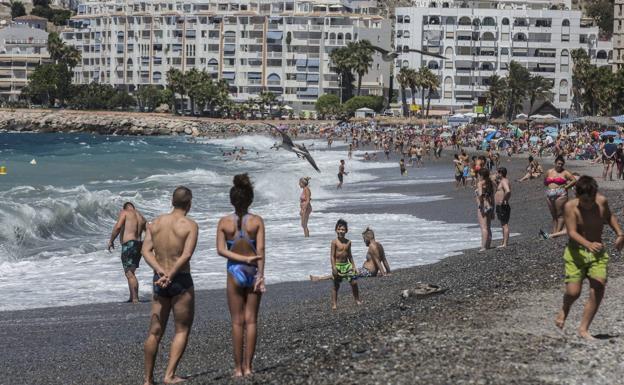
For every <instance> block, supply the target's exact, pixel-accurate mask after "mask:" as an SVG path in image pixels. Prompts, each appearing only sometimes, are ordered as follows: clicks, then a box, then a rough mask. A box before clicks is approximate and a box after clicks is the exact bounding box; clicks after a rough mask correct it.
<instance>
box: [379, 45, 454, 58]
mask: <svg viewBox="0 0 624 385" xmlns="http://www.w3.org/2000/svg"><path fill="white" fill-rule="evenodd" d="M371 48H372V49H374V50H375V51H377V52H379V53H380V54H381V60H383V61H394V59H396V58H397V57H399V55H401V54H403V53H406V52H417V53H419V54H421V55H425V56H433V57H437V58H438V59H444V60H448V59H447V58H445V57H444V56H442V55H439V54H437V53H431V52H427V51H422V50H419V49H413V48H411V49H406V50H403V51H394V52H390V51H388V50H386V49H383V48H379V47H377V46H372V47H371Z"/></svg>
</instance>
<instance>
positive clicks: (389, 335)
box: [0, 156, 624, 385]
mask: <svg viewBox="0 0 624 385" xmlns="http://www.w3.org/2000/svg"><path fill="white" fill-rule="evenodd" d="M525 162H526V161H525V160H523V159H519V160H514V161H513V162H508V163H507V162H506V159H505V160H504V162H503V164H505V165H508V166H509V168H510V170H511V171H510V177H511V178H512V179H516V178H517V177H519V176H520V173H521V171H522V170H523V168H524V164H525ZM437 163H438V165H427V167H446V168H448V170H449V176H450V177H452V174H451V173H452V168H451V166H450V160H449V158H448V156H445V158H444V159H443V160H442V161H440V162H437ZM581 171H582V170H581ZM396 172H397V174H398V167H397V171H396ZM418 172H419V171H417V172H412V170H410V176H409V178H418ZM423 172H424V171H423ZM345 188H348V179H347V185H346V186H345ZM512 188H513V197H512V201H511V205H512V219H511V223H510V224H511V226H512V232H514V233H516V232H517V233H521V235H520V236H517V237H514V238H512V240H511V245H510V247H509V248H507V249H505V250H502V249H493V250H489V251H488V252H486V253H483V254H478V253H476V252H475V250H468V251H466V252H465V253H464V254H462V255H458V256H454V257H449V258H446V259H444V260H442V261H440V262H438V263H435V264H431V265H426V266H419V267H414V268H410V269H403V270H399V271H396V272H395V273H394V274H393V275H392V276H391V277H385V278H378V279H363V280H360V281H359V284H360V290H361V292H362V298H363V300H364V302H365V303H364V305H363V306H360V307H357V306H355V305H354V303H353V300H352V297H351V294H350V290H349V289H348V287H344V285H343V288H342V289H341V292H340V297H339V310H338V311H331V310H330V303H329V287H330V286H329V283H328V282H323V283H311V282H292V283H283V284H276V285H271V286H269V287H268V292H267V294H266V295H265V298H264V299H263V303H262V313H261V317H260V321H259V322H260V337H259V342H258V350H257V357H256V360H255V368H256V371H257V374H256V375H255V376H254V377H253V379H249V380H245V381H240V380H239V381H232V380H231V379H230V378H229V376H230V374H231V370H232V364H233V363H232V358H231V346H230V330H229V316H228V312H227V307H226V303H225V291H224V290H211V291H199V292H198V293H197V305H196V320H195V324H194V326H193V332H192V335H191V340H190V343H189V346H188V348H187V351H186V354H185V356H184V358H183V361H182V363H181V365H180V368H179V374H180V375H191V376H193V378H192V380H191V381H189V382H188V383H189V384H205V383H211V384H212V383H262V384H291V383H292V384H294V383H296V384H337V383H341V384H345V383H346V384H386V383H392V384H414V383H422V384H464V383H466V384H468V383H476V384H537V383H539V384H541V383H561V384H570V383H579V384H580V383H591V384H598V383H601V384H616V383H623V380H622V379H621V378H622V377H623V375H624V367H622V365H621V357H622V353H624V349H623V348H622V343H621V342H622V340H621V338H622V333H624V330H623V322H622V318H623V316H622V314H624V305H622V304H621V302H622V301H621V300H619V298H618V297H619V296H620V295H621V294H624V289H622V287H623V286H622V285H623V284H624V277H623V278H620V277H621V276H622V271H623V270H622V268H621V267H620V266H619V265H620V264H621V262H620V260H621V258H620V256H619V253H616V252H615V251H614V250H613V249H612V248H610V249H609V251H610V253H611V255H612V264H611V270H610V276H611V278H612V280H611V283H610V287H609V288H608V289H607V296H606V298H605V303H604V307H603V308H602V309H601V311H600V312H599V313H598V316H597V318H596V321H595V323H594V325H593V328H592V331H593V332H594V333H600V334H602V337H605V339H603V340H600V341H598V342H595V343H587V342H584V341H581V340H580V339H578V338H577V337H576V336H575V327H576V326H577V325H578V319H579V313H580V311H581V304H580V303H579V304H577V306H576V307H575V308H573V311H572V314H571V318H570V320H569V323H568V325H567V327H566V329H565V331H564V332H563V333H562V332H558V331H557V329H555V328H554V326H553V324H552V320H553V319H554V316H555V314H556V312H557V310H558V307H559V306H560V303H559V301H560V295H561V293H562V290H561V287H562V263H561V254H562V250H563V246H564V245H565V242H566V240H565V239H559V240H550V241H542V240H539V239H537V237H536V233H537V229H538V228H539V227H540V226H542V227H544V228H546V229H547V228H548V227H549V214H548V212H547V209H546V204H545V201H544V196H543V189H542V185H541V181H540V180H536V181H530V182H526V183H524V184H518V183H513V185H512ZM396 189H399V190H400V191H402V192H405V193H408V192H409V193H414V194H424V193H426V194H432V195H447V196H449V197H450V198H451V200H445V201H438V202H428V203H421V204H410V205H399V206H396V205H395V206H375V207H373V208H370V209H368V210H370V211H371V212H374V211H380V212H393V211H395V212H402V213H411V214H415V215H417V216H419V217H422V218H426V219H437V220H445V221H457V222H464V223H465V222H476V219H475V215H476V213H475V207H474V200H473V198H472V190H471V189H466V190H459V191H454V190H453V186H452V185H450V184H448V183H443V184H432V185H426V186H423V185H414V186H410V185H406V186H401V187H400V188H397V187H394V188H392V189H389V188H385V189H384V190H383V191H396ZM605 192H606V194H607V196H608V197H609V198H610V200H611V204H612V207H613V208H614V210H615V212H616V213H617V215H618V217H619V218H620V219H621V218H622V206H623V202H624V200H622V193H621V190H620V191H615V190H608V191H606V190H605ZM496 225H498V224H497V223H496ZM414 230H415V231H418V229H414ZM609 238H610V240H612V233H611V232H610V231H609ZM380 241H381V242H382V243H383V239H380ZM496 244H497V243H495V245H496ZM609 246H610V244H609ZM416 252H417V251H416ZM389 257H390V262H392V260H391V258H392V257H391V256H389ZM416 282H427V283H434V284H438V285H441V286H443V287H444V288H446V289H448V290H447V291H446V292H445V293H444V294H440V295H436V296H432V297H429V298H425V299H411V298H409V299H406V300H404V299H402V298H401V296H400V293H401V291H402V290H404V289H409V288H411V287H413V286H414V284H415V283H416ZM582 298H584V296H583V297H582ZM148 314H149V304H148V303H142V304H140V305H136V306H133V305H128V304H116V303H110V304H96V305H85V306H74V307H64V308H48V309H36V310H27V311H13V312H1V313H0V339H1V340H2V341H3V349H2V350H1V351H0V368H1V371H0V384H7V385H8V384H124V385H125V384H142V371H143V351H142V344H143V340H144V338H145V336H146V330H147V322H148ZM171 326H172V324H171V322H170V324H169V329H168V331H167V334H166V336H165V337H164V340H163V341H164V343H163V346H162V349H161V351H160V352H159V359H158V361H157V369H158V370H157V372H156V378H157V379H162V372H163V370H164V366H165V364H166V358H167V354H168V348H169V341H170V339H171V332H172V328H171Z"/></svg>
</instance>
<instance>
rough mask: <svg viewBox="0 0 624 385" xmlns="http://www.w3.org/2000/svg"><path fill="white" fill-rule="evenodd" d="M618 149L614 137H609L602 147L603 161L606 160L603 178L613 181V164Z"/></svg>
mask: <svg viewBox="0 0 624 385" xmlns="http://www.w3.org/2000/svg"><path fill="white" fill-rule="evenodd" d="M616 151H617V145H616V144H615V143H614V140H613V137H612V136H611V137H609V139H607V142H606V143H605V145H604V147H603V148H602V161H603V162H604V170H603V171H602V180H604V181H605V182H606V181H607V176H609V180H610V181H613V165H614V163H615V156H616Z"/></svg>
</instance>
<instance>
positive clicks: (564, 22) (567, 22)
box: [561, 19, 570, 27]
mask: <svg viewBox="0 0 624 385" xmlns="http://www.w3.org/2000/svg"><path fill="white" fill-rule="evenodd" d="M561 26H562V27H569V26H570V20H568V19H563V21H562V22H561Z"/></svg>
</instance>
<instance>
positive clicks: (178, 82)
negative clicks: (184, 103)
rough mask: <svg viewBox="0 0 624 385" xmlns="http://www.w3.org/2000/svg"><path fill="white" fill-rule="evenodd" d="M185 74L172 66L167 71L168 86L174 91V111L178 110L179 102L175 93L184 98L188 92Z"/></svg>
mask: <svg viewBox="0 0 624 385" xmlns="http://www.w3.org/2000/svg"><path fill="white" fill-rule="evenodd" d="M185 86H186V84H185V80H184V74H183V73H182V71H180V70H179V69H177V68H171V69H169V71H167V87H169V88H170V89H171V91H173V113H174V114H175V113H177V112H178V107H177V106H178V103H177V102H176V97H175V95H176V94H178V95H180V98H181V99H184V95H185V94H186V88H185Z"/></svg>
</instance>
